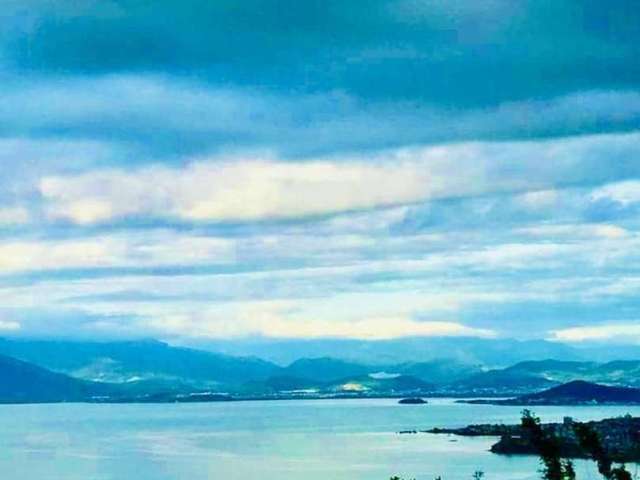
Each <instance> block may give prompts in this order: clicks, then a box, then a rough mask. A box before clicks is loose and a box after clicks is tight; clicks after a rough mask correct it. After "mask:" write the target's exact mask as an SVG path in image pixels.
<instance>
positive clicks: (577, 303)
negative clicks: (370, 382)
mask: <svg viewBox="0 0 640 480" xmlns="http://www.w3.org/2000/svg"><path fill="white" fill-rule="evenodd" d="M480 4H481V6H480ZM0 22H2V28H1V29H0V81H1V85H2V89H1V90H0V167H1V168H0V335H17V336H58V337H83V338H136V337H157V338H163V339H169V340H171V339H173V340H180V341H189V339H203V338H242V337H246V336H267V337H284V338H289V337H294V338H318V337H348V338H369V339H379V338H395V337H401V336H413V335H430V336H478V337H486V338H494V337H498V338H499V337H517V338H546V339H552V340H556V341H565V342H589V341H617V342H628V343H638V342H640V323H639V322H638V312H639V311H640V310H639V308H638V307H639V306H640V305H639V303H640V302H639V301H638V298H640V297H639V295H638V294H639V293H640V248H639V247H640V221H639V220H640V217H639V214H640V62H638V61H637V59H638V58H640V8H638V6H637V3H636V2H634V1H631V0H629V1H624V0H619V1H613V2H606V4H605V2H601V1H596V0H588V1H584V0H583V1H570V0H567V1H563V2H558V1H552V0H536V1H524V0H523V1H513V0H490V1H487V2H476V1H464V0H463V1H460V2H445V1H442V0H384V1H383V0H373V1H371V0H370V1H367V2H360V1H353V2H344V1H315V0H309V1H305V2H300V1H294V0H261V1H258V0H249V1H245V2H235V1H233V2H232V1H222V0H221V1H217V2H210V1H204V0H184V1H181V2H172V1H156V2H147V1H132V0H129V1H127V0H121V1H111V0H103V1H93V0H74V1H70V2H54V1H48V0H20V1H18V0H9V2H7V3H6V5H5V6H4V7H3V12H2V14H1V16H0Z"/></svg>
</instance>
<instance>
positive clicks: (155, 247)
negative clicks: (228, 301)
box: [0, 231, 235, 274]
mask: <svg viewBox="0 0 640 480" xmlns="http://www.w3.org/2000/svg"><path fill="white" fill-rule="evenodd" d="M234 258H235V250H234V244H233V241H230V240H226V239H220V238H215V237H209V238H206V237H198V236H187V237H182V236H180V235H176V234H173V233H171V232H162V231H156V232H154V233H146V234H137V235H136V234H129V235H101V236H96V237H92V238H84V239H83V238H79V239H70V240H64V239H61V240H44V241H42V240H40V241H39V240H12V241H4V242H1V241H0V271H2V272H3V273H4V274H8V273H15V272H24V271H34V272H37V271H46V270H62V269H89V270H90V269H95V268H105V269H108V268H115V267H137V268H141V267H145V266H146V267H149V266H159V265H194V264H198V263H200V262H207V263H208V264H221V263H222V264H224V263H230V262H232V261H233V260H234Z"/></svg>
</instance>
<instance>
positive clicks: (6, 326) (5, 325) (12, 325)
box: [0, 319, 20, 332]
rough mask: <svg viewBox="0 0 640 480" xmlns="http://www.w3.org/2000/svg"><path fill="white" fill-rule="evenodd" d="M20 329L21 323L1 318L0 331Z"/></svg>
mask: <svg viewBox="0 0 640 480" xmlns="http://www.w3.org/2000/svg"><path fill="white" fill-rule="evenodd" d="M16 330H20V323H18V322H15V321H13V320H3V319H0V331H5V332H14V331H16Z"/></svg>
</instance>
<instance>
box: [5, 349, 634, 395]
mask: <svg viewBox="0 0 640 480" xmlns="http://www.w3.org/2000/svg"><path fill="white" fill-rule="evenodd" d="M427 340H428V341H429V342H431V341H432V339H426V340H424V341H425V342H426V341H427ZM413 341H414V342H417V340H415V339H414V340H413ZM439 341H444V340H443V339H439ZM418 343H419V342H418ZM437 343H438V342H432V345H436V344H437ZM454 343H457V345H458V347H461V346H462V345H464V344H466V343H464V342H462V343H461V342H454ZM547 343H549V342H547ZM318 345H319V344H318ZM361 345H365V344H364V343H363V344H361ZM466 345H467V346H469V348H470V350H469V355H468V358H472V359H474V360H475V361H474V362H471V361H464V359H463V358H464V356H461V355H459V354H458V350H456V349H455V348H452V349H450V350H449V351H447V353H449V354H451V355H452V357H447V358H445V357H439V358H436V357H435V355H436V354H437V353H439V352H441V351H440V350H439V349H437V348H436V349H435V350H434V351H432V352H429V353H423V355H421V356H419V357H418V359H416V360H415V361H409V360H408V357H407V356H406V355H404V356H400V357H398V358H400V359H401V360H403V361H401V362H398V363H393V362H389V363H385V362H383V361H382V359H384V358H387V357H385V356H384V355H382V356H381V357H378V358H377V361H375V362H372V363H366V362H362V361H355V360H346V359H345V358H344V357H347V358H348V357H351V356H353V357H355V358H362V357H363V356H362V355H361V353H362V352H360V353H359V354H358V355H354V354H353V353H349V352H346V353H345V352H343V353H342V355H341V357H343V358H333V357H328V356H323V357H310V356H308V357H301V358H298V359H296V360H294V361H292V362H291V363H289V364H286V365H281V364H277V363H275V362H272V361H269V360H263V359H260V358H258V357H257V356H233V355H228V354H226V353H214V352H210V351H203V350H198V349H194V348H186V347H177V346H171V345H169V344H166V343H163V342H160V341H155V340H145V341H128V342H83V341H67V340H27V339H0V359H1V360H2V361H1V362H0V366H1V367H2V370H1V371H0V374H2V378H3V379H4V380H5V381H4V384H3V386H2V389H0V401H29V400H33V401H77V400H87V399H94V400H95V399H96V398H101V397H108V398H110V399H116V398H117V399H119V400H122V401H124V400H132V399H137V400H143V399H145V398H147V399H148V398H158V399H172V398H173V399H177V398H178V397H179V396H180V397H179V398H183V397H182V396H184V395H191V394H198V395H202V394H203V393H205V392H213V393H214V394H226V395H233V396H239V397H251V398H255V397H265V396H268V397H273V396H276V397H278V396H280V397H282V396H340V395H367V396H380V395H405V394H418V395H433V394H436V395H455V396H465V395H472V396H475V395H487V396H502V395H505V396H506V395H522V394H530V393H533V392H539V391H541V390H544V389H547V388H552V387H555V386H558V385H561V384H564V383H567V382H571V381H574V380H583V381H589V382H594V383H601V384H604V385H609V386H619V387H634V386H640V375H639V374H640V361H639V360H616V361H610V362H596V361H580V360H556V359H544V360H526V361H519V362H517V363H515V364H513V365H510V366H505V367H499V368H491V365H490V364H487V363H482V362H478V361H477V359H478V358H479V355H478V351H477V350H476V349H475V348H472V347H474V346H475V347H477V346H478V345H484V343H482V342H481V343H479V344H478V343H475V344H474V343H469V344H466ZM343 346H344V345H343ZM379 346H380V344H378V343H373V345H370V346H369V347H368V348H369V350H375V349H376V348H378V347H379ZM363 348H364V347H363ZM385 348H389V345H388V344H387V343H384V344H382V349H383V350H384V349H385ZM415 348H417V346H416V347H415ZM502 348H504V346H502V347H500V346H498V345H494V346H493V347H492V352H493V353H492V354H491V355H489V354H487V355H486V357H487V358H490V357H492V355H495V354H497V352H499V351H500V350H501V349H502ZM567 348H569V347H567ZM307 353H310V354H313V353H314V351H313V350H312V351H311V352H307ZM546 353H547V350H546V349H543V350H542V353H541V355H544V354H546ZM561 353H563V349H560V350H558V351H556V354H561ZM371 354H372V352H371V351H368V352H367V355H371ZM530 354H531V352H529V351H527V349H524V351H522V352H519V353H516V352H512V353H511V354H510V356H511V358H518V357H523V356H524V357H528V356H529V355H530ZM575 356H577V355H575ZM364 357H366V355H364ZM431 357H434V358H431ZM393 358H396V357H393ZM426 358H429V360H425V359H426ZM197 398H201V397H197Z"/></svg>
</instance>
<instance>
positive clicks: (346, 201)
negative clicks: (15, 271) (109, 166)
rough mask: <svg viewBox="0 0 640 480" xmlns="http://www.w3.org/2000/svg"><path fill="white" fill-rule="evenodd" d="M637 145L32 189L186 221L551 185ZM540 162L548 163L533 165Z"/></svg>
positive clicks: (89, 217)
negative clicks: (551, 164)
mask: <svg viewBox="0 0 640 480" xmlns="http://www.w3.org/2000/svg"><path fill="white" fill-rule="evenodd" d="M639 145H640V141H639V137H638V134H628V135H604V136H595V137H584V138H575V139H563V140H555V141H548V142H512V143H497V144H494V143H470V144H454V145H445V146H437V147H415V148H403V149H395V150H388V151H381V152H377V153H376V154H371V155H356V156H350V157H349V156H347V157H344V156H342V157H329V158H326V159H319V160H309V161H301V160H297V161H294V160H291V161H283V160H279V159H273V158H269V157H266V158H261V157H235V158H220V159H210V160H199V161H198V160H195V161H193V162H192V163H190V164H188V165H186V166H185V167H182V168H169V167H165V166H161V165H155V166H149V167H144V168H141V169H138V170H136V171H129V172H127V171H124V170H116V169H113V170H105V171H93V172H89V173H85V174H80V175H68V176H53V177H45V178H44V179H42V181H41V182H40V185H39V189H40V193H41V194H42V196H43V198H44V199H45V201H47V203H48V204H47V205H46V206H45V208H46V212H47V213H48V215H49V216H50V217H51V218H53V219H56V218H57V219H65V220H69V221H71V222H74V223H78V224H94V223H100V222H107V221H110V220H113V219H118V218H126V217H135V216H141V215H145V216H152V217H165V218H174V219H182V220H185V221H251V220H265V219H278V218H300V217H308V216H314V215H315V216H317V215H325V214H332V213H340V212H345V211H350V210H359V209H370V208H379V207H388V206H393V205H402V204H409V203H414V202H418V201H425V200H433V199H446V198H452V197H465V196H474V195H482V194H490V193H498V192H510V191H522V190H525V191H526V190H542V189H545V188H546V189H548V188H549V187H556V186H561V185H563V184H569V185H571V184H573V183H581V182H585V181H587V178H588V177H585V173H584V172H585V170H588V171H589V172H590V175H591V178H590V181H597V178H598V177H604V178H608V177H609V176H610V175H611V168H610V167H609V165H610V161H611V155H612V154H611V151H612V150H613V151H615V152H616V155H617V156H620V157H624V158H627V157H629V156H633V155H637V154H638V153H640V146H639ZM547 162H553V166H554V168H553V169H551V168H539V165H540V164H541V163H543V164H544V163H547ZM605 164H606V165H607V169H606V170H605V169H604V167H605ZM625 165H627V164H626V163H625ZM632 173H640V165H637V166H633V165H627V166H625V167H624V168H623V169H622V170H621V171H620V172H619V174H620V175H630V174H632ZM531 195H534V194H530V196H529V197H526V196H524V197H523V201H524V202H525V203H528V204H529V205H530V204H531V202H532V201H534V200H536V201H537V202H538V203H539V202H540V200H541V198H540V195H542V194H540V193H537V194H535V195H538V198H537V199H536V197H535V195H534V196H533V197H532V196H531ZM547 201H548V200H547Z"/></svg>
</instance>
